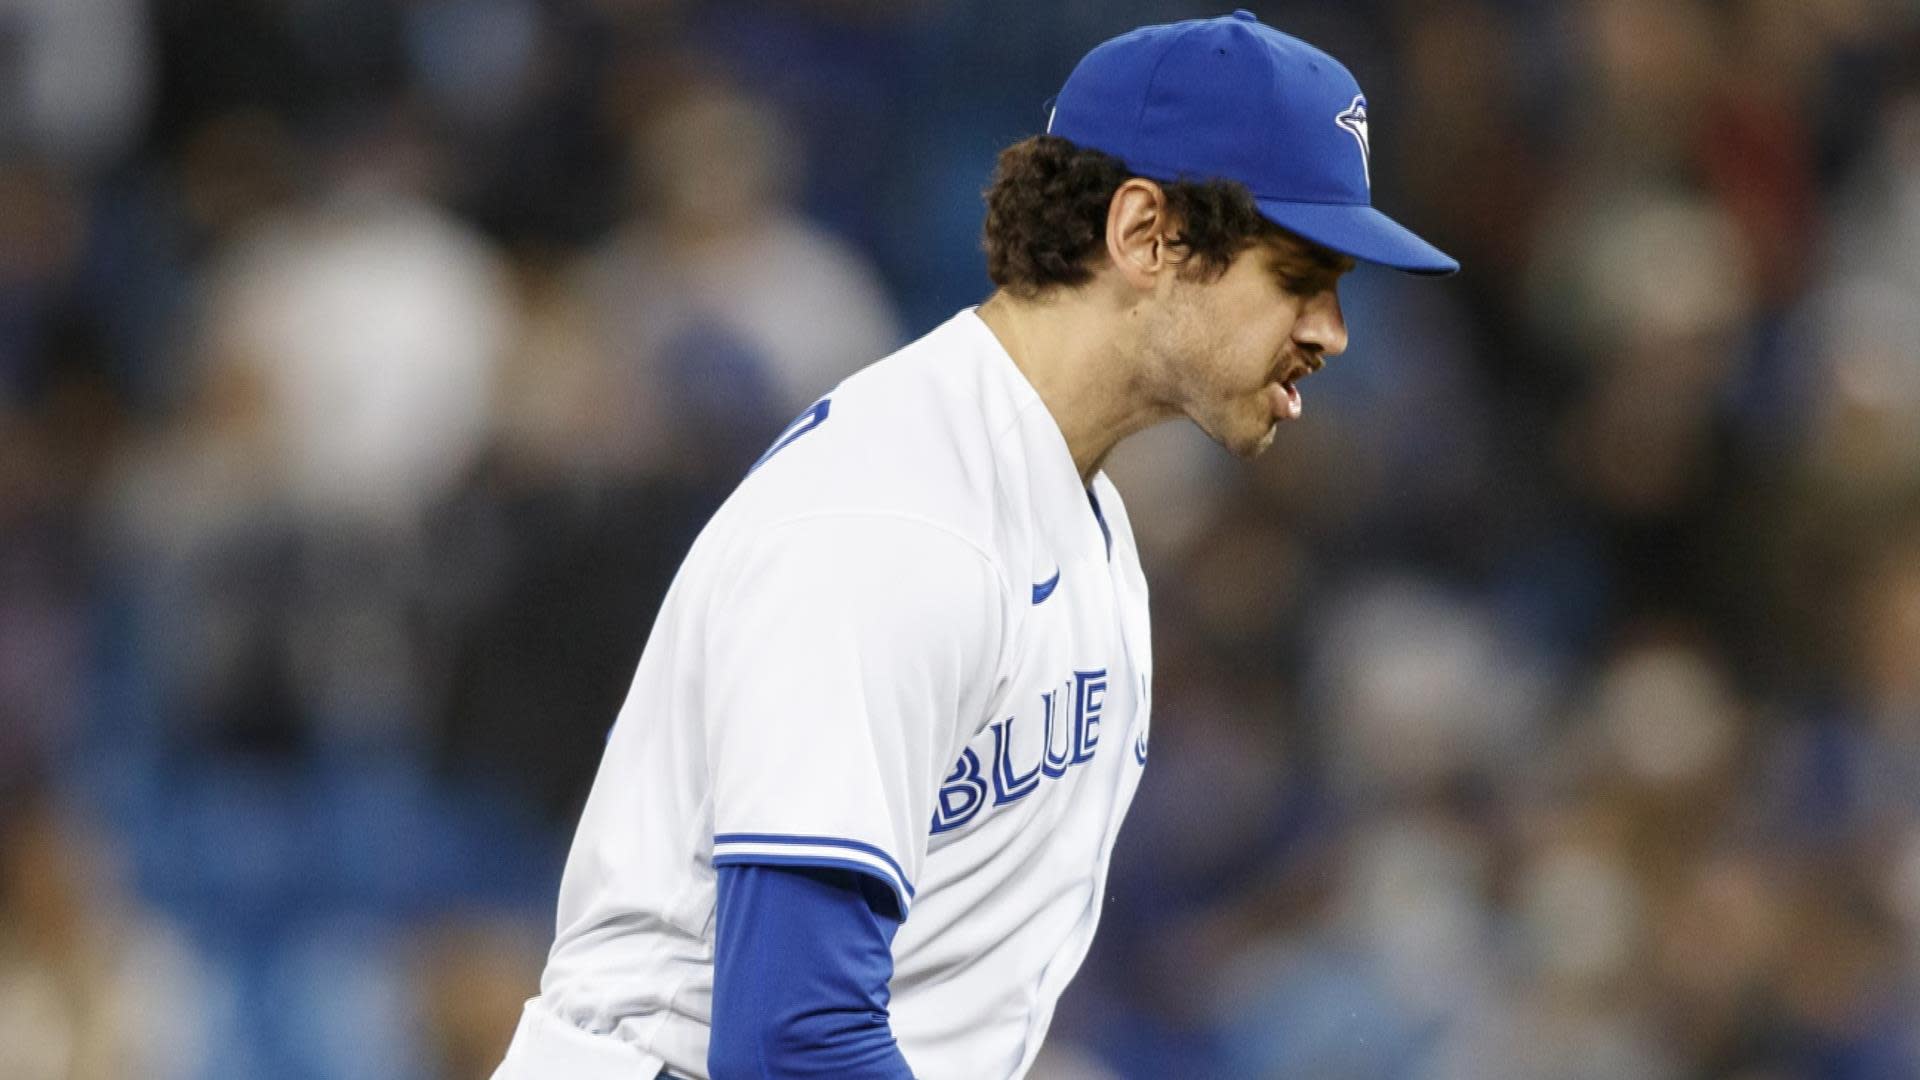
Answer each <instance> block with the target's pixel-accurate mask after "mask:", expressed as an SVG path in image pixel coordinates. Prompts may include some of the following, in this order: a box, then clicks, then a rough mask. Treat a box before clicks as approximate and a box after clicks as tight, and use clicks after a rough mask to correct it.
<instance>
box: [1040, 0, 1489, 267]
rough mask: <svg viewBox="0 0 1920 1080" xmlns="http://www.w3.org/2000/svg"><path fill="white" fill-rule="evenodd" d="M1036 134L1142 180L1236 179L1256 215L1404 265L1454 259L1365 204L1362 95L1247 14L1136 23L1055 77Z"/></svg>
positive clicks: (1333, 69)
mask: <svg viewBox="0 0 1920 1080" xmlns="http://www.w3.org/2000/svg"><path fill="white" fill-rule="evenodd" d="M1047 132H1048V133H1049V134H1052V135H1058V136H1060V137H1061V138H1063V139H1066V140H1067V141H1069V142H1071V143H1074V144H1075V145H1077V146H1080V147H1083V148H1086V149H1090V150H1099V151H1102V152H1104V153H1108V154H1111V155H1113V156H1114V157H1117V158H1119V159H1120V160H1121V161H1123V162H1125V163H1126V165H1127V168H1128V169H1130V170H1132V171H1133V172H1134V173H1135V174H1137V175H1139V176H1144V177H1146V178H1148V179H1151V180H1215V179H1219V180H1236V181H1239V182H1240V183H1242V184H1244V185H1246V187H1247V190H1249V191H1251V192H1252V193H1253V201H1254V204H1255V205H1257V206H1258V207H1259V208H1260V213H1261V214H1262V215H1264V216H1265V217H1266V218H1267V220H1269V221H1271V222H1273V223H1274V224H1276V225H1279V226H1281V227H1282V228H1285V229H1289V230H1291V231H1293V232H1295V233H1298V234H1299V235H1301V236H1303V237H1306V238H1307V239H1308V240H1311V241H1313V242H1315V243H1317V244H1321V245H1323V246H1325V247H1328V248H1332V249H1333V250H1334V251H1338V252H1341V253H1343V254H1346V255H1351V256H1353V257H1354V258H1356V259H1360V260H1362V261H1364V262H1371V263H1379V264H1381V265H1382V266H1391V267H1393V268H1394V269H1396V270H1405V271H1408V272H1410V273H1415V274H1451V273H1453V272H1454V271H1456V270H1458V269H1460V264H1459V263H1458V262H1456V261H1454V260H1453V259H1452V258H1450V257H1448V256H1447V254H1446V253H1445V252H1442V251H1441V250H1440V249H1439V248H1436V247H1434V246H1433V245H1432V244H1429V243H1427V242H1426V241H1425V240H1422V239H1420V238H1419V237H1418V236H1415V235H1414V234H1413V232H1412V231H1411V230H1409V229H1407V227H1406V226H1404V225H1401V224H1400V223H1399V222H1397V221H1395V220H1393V219H1392V218H1390V217H1388V216H1387V215H1385V214H1383V213H1381V212H1380V211H1378V210H1375V209H1374V208H1373V196H1372V190H1371V189H1372V178H1371V176H1370V175H1369V173H1368V163H1367V154H1368V152H1369V149H1370V148H1369V146H1368V142H1367V140H1368V132H1367V98H1366V95H1365V94H1362V93H1361V92H1360V84H1359V83H1357V82H1355V81H1354V78H1353V74H1352V73H1351V72H1349V71H1348V70H1347V69H1346V66H1345V65H1343V64H1341V63H1340V61H1338V60H1335V59H1334V58H1333V57H1331V56H1328V55H1327V54H1326V53H1324V52H1321V51H1320V50H1319V49H1316V48H1314V47H1313V46H1311V45H1309V44H1307V43H1306V42H1304V41H1301V40H1300V39H1299V38H1296V37H1289V36H1288V35H1286V34H1283V33H1281V32H1280V31H1278V30H1275V29H1274V28H1272V27H1270V26H1267V25H1265V24H1263V23H1261V22H1260V20H1259V19H1258V18H1257V17H1256V16H1255V15H1254V14H1253V13H1252V12H1250V11H1236V12H1234V13H1233V14H1232V15H1223V16H1221V17H1219V18H1217V19H1190V20H1187V21H1186V22H1177V23H1169V24H1167V25H1164V26H1143V27H1141V28H1139V29H1138V30H1133V31H1129V32H1128V33H1125V34H1122V35H1120V36H1119V37H1117V38H1114V39H1112V40H1111V41H1107V42H1104V43H1102V44H1101V45H1099V46H1097V47H1096V48H1095V49H1094V50H1093V51H1092V52H1090V53H1088V54H1087V55H1086V56H1085V57H1084V58H1083V59H1082V60H1081V61H1080V63H1079V65H1078V66H1076V67H1075V68H1074V69H1073V74H1071V75H1069V76H1067V84H1066V85H1065V86H1064V87H1062V88H1061V90H1060V95H1059V97H1057V98H1056V99H1055V100H1054V106H1053V113H1052V115H1051V116H1049V117H1048V119H1047Z"/></svg>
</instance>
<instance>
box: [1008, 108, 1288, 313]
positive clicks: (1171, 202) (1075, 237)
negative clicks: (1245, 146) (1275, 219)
mask: <svg viewBox="0 0 1920 1080" xmlns="http://www.w3.org/2000/svg"><path fill="white" fill-rule="evenodd" d="M1134 175H1135V174H1134V173H1133V172H1132V171H1131V170H1129V169H1128V168H1127V166H1126V164H1125V163H1124V162H1122V161H1121V160H1120V159H1119V158H1116V157H1114V156H1112V155H1111V154H1105V153H1102V152H1100V151H1098V150H1087V149H1083V148H1081V147H1079V146H1076V145H1074V144H1073V143H1071V142H1068V141H1067V140H1065V139H1062V138H1060V137H1059V136H1057V135H1035V136H1033V137H1031V138H1028V139H1022V140H1021V141H1019V142H1017V143H1014V144H1013V145H1012V146H1009V147H1007V148H1006V149H1005V150H1002V151H1001V152H1000V161H999V165H998V166H997V167H996V168H995V169H994V172H993V181H992V182H991V183H990V184H988V185H987V189H986V191H985V192H984V194H985V196H986V200H987V223H986V228H985V229H984V234H983V240H984V243H985V246H986V250H987V276H988V277H991V278H992V279H993V283H994V284H995V285H998V286H999V287H1000V288H1001V289H1003V290H1005V291H1006V292H1008V293H1010V294H1012V295H1014V296H1016V297H1019V298H1021V299H1023V300H1031V299H1033V298H1034V297H1037V296H1039V295H1041V294H1043V293H1046V292H1049V291H1051V290H1053V289H1055V288H1058V287H1060V286H1074V285H1084V284H1086V283H1087V282H1088V281H1091V280H1092V279H1093V272H1094V267H1095V265H1096V261H1097V256H1098V254H1099V252H1100V251H1101V249H1102V247H1103V246H1104V243H1105V239H1106V231H1107V207H1108V204H1109V203H1111V202H1112V201H1113V193H1114V192H1115V191H1117V190H1118V189H1119V187H1120V185H1121V184H1123V183H1125V182H1126V181H1127V180H1128V179H1129V178H1131V177H1133V176H1134ZM1160 187H1161V189H1162V190H1163V191H1165V192H1166V194H1167V205H1168V208H1169V209H1171V210H1172V212H1173V215H1174V217H1175V219H1176V220H1177V221H1179V222H1180V235H1179V241H1178V242H1179V243H1180V244H1181V246H1183V247H1185V248H1186V249H1187V250H1188V251H1189V252H1191V254H1192V257H1193V261H1192V263H1190V264H1189V267H1188V269H1186V270H1184V271H1183V273H1186V274H1188V275H1189V276H1190V277H1191V278H1194V279H1197V280H1202V281H1205V280H1211V279H1213V278H1216V277H1218V276H1219V275H1220V274H1222V273H1224V272H1226V269H1227V266H1228V264H1230V263H1231V262H1233V258H1234V256H1236V255H1238V254H1240V252H1242V251H1245V250H1246V249H1247V248H1249V247H1252V246H1253V245H1254V244H1256V243H1258V242H1260V241H1261V240H1262V239H1264V238H1266V237H1270V236H1287V235H1290V234H1288V233H1287V231H1286V230H1284V229H1282V228H1280V227H1279V226H1277V225H1275V224H1273V223H1272V222H1270V221H1268V220H1267V219H1266V218H1264V217H1262V216H1261V215H1260V211H1259V209H1258V208H1257V207H1255V206H1254V204H1253V195H1252V193H1251V192H1249V191H1248V190H1247V189H1246V186H1245V185H1243V184H1239V183H1236V182H1234V181H1231V180H1207V181H1194V180H1176V181H1170V182H1160Z"/></svg>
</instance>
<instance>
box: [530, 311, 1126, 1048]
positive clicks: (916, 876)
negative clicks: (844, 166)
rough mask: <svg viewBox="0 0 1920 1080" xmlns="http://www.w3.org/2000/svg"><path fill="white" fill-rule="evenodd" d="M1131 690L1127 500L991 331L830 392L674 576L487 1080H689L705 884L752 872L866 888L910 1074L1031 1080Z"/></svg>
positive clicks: (1120, 775)
mask: <svg viewBox="0 0 1920 1080" xmlns="http://www.w3.org/2000/svg"><path fill="white" fill-rule="evenodd" d="M1151 670H1152V658H1151V653H1150V650H1149V645H1148V628H1147V590H1146V582H1145V579H1144V578H1143V577H1142V575H1141V572H1140V565H1139V557H1138V554H1137V552H1136V550H1135V547H1134V543H1133V536H1132V532H1131V530H1130V529H1129V527H1128V524H1127V515H1126V512H1125V510H1124V508H1123V507H1122V506H1121V502H1120V496H1119V494H1118V493H1117V492H1116V491H1115V490H1114V487H1113V485H1112V483H1111V482H1110V481H1109V480H1108V479H1107V478H1106V476H1105V474H1098V475H1096V476H1095V477H1094V480H1093V483H1092V484H1091V485H1090V486H1089V485H1083V484H1082V482H1081V479H1080V476H1079V474H1078V472H1077V471H1076V469H1075V467H1074V463H1073V459H1072V457H1071V455H1070V454H1069V452H1068V449H1067V444H1066V440H1065V439H1064V438H1063V437H1062V435H1061V433H1060V429H1059V427H1058V426H1057V425H1056V424H1055V422H1054V420H1053V417H1052V415H1051V414H1050V413H1049V412H1048V411H1047V408H1046V406H1045V405H1044V404H1043V403H1042V402H1041V400H1040V397H1039V396H1038V394H1036V393H1035V391H1034V389H1033V387H1032V385H1031V384H1029V383H1028V382H1027V380H1026V378H1025V376H1023V375H1022V374H1021V372H1020V370H1019V369H1018V368H1017V367H1016V366H1015V365H1014V363H1013V360H1012V358H1011V357H1009V356H1008V355H1007V353H1006V351H1005V350H1004V349H1003V348H1002V347H1001V346H1000V344H999V342H998V341H997V339H995V337H994V336H993V334H992V332H991V331H989V330H988V328H987V326H986V324H984V323H982V322H981V321H980V319H979V318H978V317H977V316H976V315H975V314H974V313H973V312H972V311H970V310H969V311H965V312H962V313H960V314H959V315H957V316H955V317H954V318H953V319H951V320H949V321H948V322H947V323H946V324H944V325H942V326H941V327H939V328H938V329H936V330H934V331H933V332H932V333H930V334H928V335H927V336H926V337H924V338H921V339H920V340H919V341H916V342H914V343H913V344H911V345H908V346H907V347H906V348H904V349H902V350H900V351H899V352H897V353H895V354H894V355H892V356H890V357H888V358H886V359H884V360H882V361H880V362H878V363H876V364H874V365H872V366H871V367H868V368H866V369H865V370H863V371H861V372H859V373H857V374H855V375H853V376H851V377H850V378H848V379H847V380H846V381H845V382H843V383H841V384H840V386H838V387H837V388H835V389H834V390H833V391H832V392H831V393H830V394H829V395H828V396H826V397H825V398H822V399H821V400H820V401H819V402H818V403H817V404H815V405H814V406H813V407H812V408H811V409H809V410H808V411H807V412H806V413H804V414H802V416H801V417H800V418H799V419H798V420H796V421H795V422H794V423H793V424H792V425H791V426H790V427H788V428H787V430H786V431H785V432H784V433H782V435H781V436H780V437H779V439H778V440H777V441H776V442H775V443H774V444H773V446H772V448H770V449H769V450H768V452H767V454H766V456H764V457H762V458H761V460H760V462H759V463H758V464H757V465H756V466H755V467H754V469H753V471H752V472H750V473H749V474H748V475H747V477H746V479H745V480H744V481H743V482H742V483H741V485H740V487H739V488H738V490H736V491H735V492H734V493H733V495H732V496H731V497H730V498H729V499H728V500H727V502H726V504H725V505H724V506H722V507H721V509H720V511H719V512H718V513H717V514H716V515H715V516H714V518H713V520H712V521H711V522H710V523H709V524H708V525H707V527H706V529H705V530H704V531H703V532H702V533H701V535H700V537H699V539H698V540H697V541H695V543H694V545H693V548H692V551H691V552H690V553H689V554H688V556H687V559H686V562H685V563H684V564H683V565H682V567H681V568H680V572H679V575H678V576H677V577H676V578H675V580H674V583H673V587H672V589H671V590H670V591H669V592H668V595H667V598H666V602H665V604H664V606H663V607H662V609H661V611H660V615H659V618H658V620H657V621H656V623H655V624H654V628H653V633H652V635H651V637H650V638H649V640H648V642H647V645H646V649H645V652H644V654H643V655H642V656H641V659H640V666H639V672H638V674H637V675H636V676H635V679H634V683H633V689H632V691H631V693H630V694H629V696H628V698H627V701H626V704H625V705H624V707H623V708H622V709H621V712H620V716H619V718H618V720H617V722H616V723H615V724H614V728H613V731H612V734H611V736H610V738H609V741H608V744H607V750H606V755H605V758H604V759H603V761H602V763H601V766H600V772H599V775H598V776H597V778H596V779H595V781H594V786H593V792H592V795H591V796H590V797H589V799H588V801H587V805H586V810H585V813H584V815H583V817H582V819H581V822H580V827H579V832H578V834H577V835H576V837H575V840H574V845H573V849H572V853H571V855H570V856H569V859H568V862H567V868H566V875H565V878H564V880H563V882H562V884H561V887H560V904H559V918H558V934H557V939H556V941H555V943H554V947H553V951H552V954H551V956H550V958H549V961H548V964H547V968H546V972H545V974H544V976H543V977H542V980H541V993H540V996H539V997H538V998H536V999H534V1000H533V1001H532V1002H529V1004H528V1009H527V1017H526V1018H525V1019H524V1020H523V1022H522V1025H521V1030H520V1031H519V1032H518V1033H517V1034H516V1039H515V1046H514V1049H513V1051H512V1052H511V1053H510V1054H509V1055H508V1059H507V1062H506V1064H505V1065H504V1066H503V1067H502V1069H501V1072H500V1073H499V1074H498V1075H499V1076H500V1077H502V1078H509V1077H510V1078H513V1080H520V1078H522V1077H528V1078H531V1077H542V1078H544V1077H548V1076H563V1075H564V1076H567V1077H587V1078H591V1077H593V1076H600V1075H604V1076H609V1077H611V1076H613V1075H620V1076H622V1077H623V1078H624V1080H633V1078H636V1077H648V1076H652V1075H653V1074H654V1071H657V1070H659V1069H660V1068H662V1067H664V1068H666V1069H667V1070H670V1072H671V1073H672V1074H673V1075H677V1076H682V1077H688V1078H703V1077H705V1076H706V1075H707V1068H706V1061H707V1044H708V1034H709V1016H710V1006H711V996H712V987H713V944H714V921H715V920H714V910H715V876H714V875H715V870H714V868H715V866H716V865H721V866H724V865H727V864H729V863H734V862H742V863H767V864H775V865H819V866H839V867H848V868H854V869H858V870H862V871H865V872H867V873H870V874H874V875H877V876H879V877H881V878H883V879H884V880H885V881H886V882H887V884H888V885H890V886H891V887H892V888H893V889H894V891H895V892H896V893H897V894H898V895H899V898H900V903H901V907H902V909H903V910H904V911H906V913H907V918H906V921H905V923H904V925H903V926H902V927H901V929H900V931H899V934H898V935H897V937H896V938H895V940H894V944H893V955H894V974H893V979H892V982H891V984H890V987H891V992H892V1004H891V1016H892V1028H893V1032H894V1034H895V1035H896V1036H897V1038H898V1039H899V1042H900V1047H901V1050H902V1052H903V1053H904V1055H905V1056H906V1059H907V1063H908V1064H909V1065H910V1066H911V1067H912V1069H913V1071H914V1073H915V1075H916V1076H917V1077H919V1078H920V1080H985V1078H997V1077H1020V1076H1023V1075H1024V1074H1025V1073H1026V1071H1027V1069H1028V1067H1029V1066H1030V1065H1031V1064H1032V1062H1033V1060H1034V1057H1035V1055H1036V1054H1037V1053H1038V1052H1039V1049H1040V1044H1041V1040H1042V1038H1043V1037H1044V1035H1045V1034H1046V1030H1047V1025H1048V1022H1049V1021H1050V1020H1051V1018H1052V1015H1053V1010H1054V1005H1055V1003H1056V1002H1057V1001H1058V999H1059V996H1060V993H1061V991H1062V990H1063V989H1065V987H1066V985H1067V982H1068V980H1070V979H1071V978H1072V977H1073V974H1074V972H1075V971H1076V970H1077V969H1078V968H1079V966H1080V962H1081V960H1082V959H1083V958H1084V957H1085V955H1086V952H1087V948H1088V945H1089V944H1090V942H1091V940H1092V938H1093V932H1094V926H1095V924H1096V923H1097V922H1098V920H1099V916H1100V906H1101V900H1102V895H1103V887H1104V884H1105V881H1106V876H1107V864H1108V859H1109V856H1110V855H1111V853H1112V850H1113V843H1114V838H1115V834H1116V833H1117V832H1118V830H1119V827H1120V821H1121V818H1122V817H1123V816H1124V815H1125V814H1126V810H1127V806H1128V804H1129V803H1130V802H1131V801H1132V798H1133V793H1134V790H1135V787H1136V786H1137V785H1138V783H1139V779H1140V773H1141V769H1142V768H1143V767H1144V765H1145V764H1146V759H1147V712H1148V703H1149V680H1150V674H1151ZM595 1070H598V1071H595ZM649 1070H652V1071H649Z"/></svg>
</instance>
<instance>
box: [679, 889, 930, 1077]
mask: <svg viewBox="0 0 1920 1080" xmlns="http://www.w3.org/2000/svg"><path fill="white" fill-rule="evenodd" d="M718 876H719V886H718V888H719V911H718V914H717V917H716V924H717V925H716V928H715V939H714V965H713V966H714V971H713V1037H712V1042H711V1045H710V1049H709V1050H708V1052H707V1070H708V1072H710V1073H711V1074H712V1076H713V1080H772V1078H787V1077H793V1078H802V1077H836V1078H843V1080H913V1072H912V1070H910V1069H909V1068H908V1067H907V1061H906V1058H905V1057H903V1056H902V1055H901V1053H900V1048H899V1046H898V1044H896V1043H895V1042H894V1038H893V1031H892V1029H891V1028H890V1027H889V1026H888V1022H887V1004H888V991H887V980H888V979H890V978H892V976H893V935H894V933H895V932H896V931H898V930H899V929H900V919H899V915H898V901H897V900H896V899H895V898H894V895H893V893H892V891H891V890H890V889H889V887H888V886H887V885H886V884H885V883H884V882H882V881H881V880H880V879H879V878H878V877H876V876H874V875H870V874H864V873H860V872H858V871H854V870H843V869H837V868H814V867H792V866H762V865H757V864H744V865H742V864H736V865H727V866H721V867H719V868H718Z"/></svg>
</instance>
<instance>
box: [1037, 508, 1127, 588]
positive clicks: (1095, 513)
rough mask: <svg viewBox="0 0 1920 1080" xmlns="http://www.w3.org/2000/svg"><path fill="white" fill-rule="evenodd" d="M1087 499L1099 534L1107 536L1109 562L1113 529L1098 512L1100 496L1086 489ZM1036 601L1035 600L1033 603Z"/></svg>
mask: <svg viewBox="0 0 1920 1080" xmlns="http://www.w3.org/2000/svg"><path fill="white" fill-rule="evenodd" d="M1087 501H1088V502H1090V503H1092V504H1093V520H1095V521H1097V522H1099V523H1100V535H1101V536H1104V537H1106V538H1107V559H1108V561H1109V562H1111V561H1112V559H1113V530H1112V529H1109V528H1107V515H1105V514H1103V513H1101V512H1100V498H1099V496H1097V495H1095V494H1094V493H1093V489H1092V488H1088V489H1087ZM1038 602H1039V601H1037V600H1036V601H1035V603H1038Z"/></svg>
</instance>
